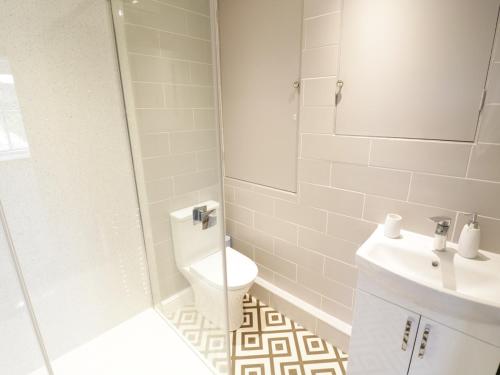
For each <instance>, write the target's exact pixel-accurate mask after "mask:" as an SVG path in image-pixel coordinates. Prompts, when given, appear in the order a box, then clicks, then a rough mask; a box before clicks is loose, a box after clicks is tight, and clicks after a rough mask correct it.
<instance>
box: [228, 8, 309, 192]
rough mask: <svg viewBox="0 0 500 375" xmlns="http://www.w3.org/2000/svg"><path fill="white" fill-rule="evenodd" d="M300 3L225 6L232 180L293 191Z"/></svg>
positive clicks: (295, 175) (295, 165) (298, 71)
mask: <svg viewBox="0 0 500 375" xmlns="http://www.w3.org/2000/svg"><path fill="white" fill-rule="evenodd" d="M302 3H303V1H302V0H274V1H268V0H253V1H246V0H220V1H219V28H220V56H221V91H222V103H223V106H222V118H223V126H224V162H225V168H226V170H225V173H226V176H228V177H232V178H236V179H240V180H244V181H248V182H253V183H257V184H261V185H266V186H270V187H274V188H277V189H281V190H287V191H292V192H295V191H296V190H297V134H298V111H299V80H300V55H301V33H302V13H303V12H302V7H303V5H302Z"/></svg>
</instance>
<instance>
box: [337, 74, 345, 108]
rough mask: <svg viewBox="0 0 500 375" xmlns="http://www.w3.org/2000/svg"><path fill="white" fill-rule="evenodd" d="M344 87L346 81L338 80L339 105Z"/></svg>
mask: <svg viewBox="0 0 500 375" xmlns="http://www.w3.org/2000/svg"><path fill="white" fill-rule="evenodd" d="M342 87H344V81H342V80H340V79H339V80H338V81H337V92H336V93H335V105H338V104H339V103H340V101H341V100H342Z"/></svg>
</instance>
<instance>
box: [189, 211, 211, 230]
mask: <svg viewBox="0 0 500 375" xmlns="http://www.w3.org/2000/svg"><path fill="white" fill-rule="evenodd" d="M215 212H216V210H215V208H214V209H213V210H208V209H207V206H199V207H194V208H193V225H195V224H198V223H201V229H202V230H205V229H208V228H210V227H213V226H214V225H215V224H217V216H216V215H215Z"/></svg>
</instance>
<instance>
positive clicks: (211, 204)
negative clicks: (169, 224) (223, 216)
mask: <svg viewBox="0 0 500 375" xmlns="http://www.w3.org/2000/svg"><path fill="white" fill-rule="evenodd" d="M200 206H207V210H213V209H217V208H219V203H218V202H216V201H205V202H201V203H198V204H195V205H194V206H189V207H186V208H181V209H180V210H177V211H172V212H171V213H170V218H171V219H172V220H174V221H186V220H193V209H194V208H195V207H200Z"/></svg>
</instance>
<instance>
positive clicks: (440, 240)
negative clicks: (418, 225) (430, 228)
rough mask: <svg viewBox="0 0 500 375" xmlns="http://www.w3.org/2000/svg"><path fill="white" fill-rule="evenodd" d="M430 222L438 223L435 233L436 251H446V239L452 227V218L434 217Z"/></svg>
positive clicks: (434, 244)
mask: <svg viewBox="0 0 500 375" xmlns="http://www.w3.org/2000/svg"><path fill="white" fill-rule="evenodd" d="M429 220H432V221H433V222H435V223H436V230H435V231H434V242H433V246H434V250H437V251H444V250H446V239H447V237H448V230H449V229H450V225H451V218H449V217H446V216H433V217H430V218H429Z"/></svg>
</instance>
